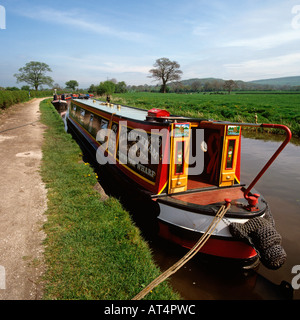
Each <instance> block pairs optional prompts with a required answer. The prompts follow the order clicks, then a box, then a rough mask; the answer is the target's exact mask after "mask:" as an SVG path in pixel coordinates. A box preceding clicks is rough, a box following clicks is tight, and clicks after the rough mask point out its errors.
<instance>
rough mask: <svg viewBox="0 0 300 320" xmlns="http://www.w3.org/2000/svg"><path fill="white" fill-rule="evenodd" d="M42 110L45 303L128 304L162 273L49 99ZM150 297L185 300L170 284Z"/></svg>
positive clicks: (164, 284) (147, 297) (135, 228)
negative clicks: (105, 191) (45, 197)
mask: <svg viewBox="0 0 300 320" xmlns="http://www.w3.org/2000/svg"><path fill="white" fill-rule="evenodd" d="M40 110H41V113H42V116H41V117H42V122H43V123H44V124H45V125H47V130H46V132H45V140H44V145H43V161H42V168H41V173H42V178H43V181H44V182H45V184H46V187H47V191H48V209H47V212H46V214H47V219H48V221H47V223H46V224H45V226H44V229H45V232H46V234H47V238H46V241H45V259H46V266H47V271H46V274H45V291H44V299H46V300H47V299H59V300H66V299H73V300H91V299H93V300H96V299H97V300H98V299H99V300H129V299H131V298H133V297H134V296H135V295H136V294H137V293H138V292H139V291H141V290H142V289H143V287H144V286H146V285H147V284H148V283H150V282H151V281H152V280H153V279H155V278H156V277H157V276H158V275H159V274H160V270H159V268H158V267H157V266H156V265H155V263H154V262H153V259H152V255H151V252H150V249H149V247H148V245H147V243H146V242H145V241H144V240H143V238H142V237H141V234H140V232H139V229H138V228H137V227H136V226H135V225H134V224H133V222H132V220H131V218H130V215H129V213H128V212H126V211H125V210H124V209H123V208H122V206H121V205H120V203H119V202H118V201H117V200H116V199H114V198H112V197H111V198H108V199H107V200H105V201H102V200H101V195H100V194H99V193H98V192H97V191H96V190H95V189H94V186H95V185H96V184H97V183H98V181H97V177H96V174H95V173H94V171H93V169H92V168H91V167H90V166H89V165H88V164H87V163H84V162H83V161H82V155H81V150H80V148H79V146H78V145H77V143H76V142H75V141H74V140H73V139H72V137H71V135H69V134H67V133H66V132H65V131H64V124H63V121H62V119H61V118H60V116H59V115H58V113H57V112H56V111H55V109H54V108H53V106H52V105H51V103H50V101H49V100H45V101H43V102H42V103H41V105H40ZM145 299H151V300H156V299H160V300H174V299H180V296H179V295H178V294H177V293H175V292H174V291H173V290H172V288H171V287H170V285H169V284H168V281H167V282H164V283H162V284H160V285H159V286H158V287H157V288H155V289H154V290H153V292H151V293H149V294H148V295H147V296H146V297H145Z"/></svg>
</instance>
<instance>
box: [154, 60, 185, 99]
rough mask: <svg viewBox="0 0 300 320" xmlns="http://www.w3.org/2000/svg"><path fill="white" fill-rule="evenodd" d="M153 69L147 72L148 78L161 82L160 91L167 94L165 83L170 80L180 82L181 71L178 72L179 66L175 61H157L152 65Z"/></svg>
mask: <svg viewBox="0 0 300 320" xmlns="http://www.w3.org/2000/svg"><path fill="white" fill-rule="evenodd" d="M153 66H154V69H151V70H149V72H150V73H151V75H150V76H149V77H150V78H154V79H155V80H158V81H161V82H162V87H161V91H162V92H163V93H166V92H167V83H168V82H169V81H172V80H176V81H177V80H180V78H181V74H182V71H181V70H179V68H180V65H179V64H178V63H177V62H176V61H170V60H169V59H168V58H160V59H157V60H156V62H155V63H154V65H153Z"/></svg>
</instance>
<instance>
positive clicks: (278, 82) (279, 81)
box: [181, 76, 300, 86]
mask: <svg viewBox="0 0 300 320" xmlns="http://www.w3.org/2000/svg"><path fill="white" fill-rule="evenodd" d="M226 80H229V79H226ZM196 81H200V82H201V83H206V82H212V81H225V80H224V79H219V78H193V79H187V80H182V81H181V83H182V84H183V85H185V86H190V85H191V84H192V83H193V82H196ZM234 81H236V82H240V83H249V84H251V83H253V84H261V85H270V86H300V76H295V77H283V78H273V79H262V80H253V81H242V80H234Z"/></svg>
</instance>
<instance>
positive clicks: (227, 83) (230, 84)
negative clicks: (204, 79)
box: [224, 80, 237, 94]
mask: <svg viewBox="0 0 300 320" xmlns="http://www.w3.org/2000/svg"><path fill="white" fill-rule="evenodd" d="M236 87H237V84H236V83H235V81H233V80H227V81H225V83H224V89H225V90H227V91H228V94H230V92H231V91H232V90H233V89H234V88H236Z"/></svg>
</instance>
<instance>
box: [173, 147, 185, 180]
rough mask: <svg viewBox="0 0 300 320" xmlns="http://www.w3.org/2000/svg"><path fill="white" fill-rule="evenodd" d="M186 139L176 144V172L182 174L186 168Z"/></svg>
mask: <svg viewBox="0 0 300 320" xmlns="http://www.w3.org/2000/svg"><path fill="white" fill-rule="evenodd" d="M183 158H184V141H178V142H177V144H176V158H175V174H182V173H183V169H184V159H183Z"/></svg>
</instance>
